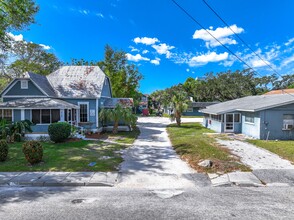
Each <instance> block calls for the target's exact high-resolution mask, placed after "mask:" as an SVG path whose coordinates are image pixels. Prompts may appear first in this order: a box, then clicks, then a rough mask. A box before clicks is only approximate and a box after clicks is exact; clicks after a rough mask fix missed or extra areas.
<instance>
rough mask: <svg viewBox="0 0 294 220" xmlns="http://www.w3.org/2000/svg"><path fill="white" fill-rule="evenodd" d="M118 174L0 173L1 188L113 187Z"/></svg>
mask: <svg viewBox="0 0 294 220" xmlns="http://www.w3.org/2000/svg"><path fill="white" fill-rule="evenodd" d="M118 179H119V173H118V172H0V187H5V186H6V187H7V186H11V187H20V186H30V187H42V186H44V187H62V186H68V187H82V186H96V187H113V186H115V185H116V184H117V182H118Z"/></svg>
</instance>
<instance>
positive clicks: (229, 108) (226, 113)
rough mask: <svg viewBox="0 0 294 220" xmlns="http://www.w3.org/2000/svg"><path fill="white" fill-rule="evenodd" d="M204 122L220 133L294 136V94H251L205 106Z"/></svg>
mask: <svg viewBox="0 0 294 220" xmlns="http://www.w3.org/2000/svg"><path fill="white" fill-rule="evenodd" d="M201 112H203V113H204V114H205V115H204V116H205V119H204V120H203V125H204V126H205V127H207V128H210V129H212V130H214V131H216V132H219V133H242V134H245V135H248V136H251V137H254V138H256V139H263V140H266V139H269V140H275V139H279V140H294V95H289V94H280V95H261V96H248V97H244V98H240V99H235V100H231V101H227V102H222V103H219V104H215V105H211V106H208V107H207V108H206V109H202V110H201Z"/></svg>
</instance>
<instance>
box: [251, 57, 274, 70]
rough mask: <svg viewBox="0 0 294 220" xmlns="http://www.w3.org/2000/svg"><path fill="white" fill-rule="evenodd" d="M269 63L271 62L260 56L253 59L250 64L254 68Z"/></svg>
mask: <svg viewBox="0 0 294 220" xmlns="http://www.w3.org/2000/svg"><path fill="white" fill-rule="evenodd" d="M267 65H270V62H268V61H266V60H264V61H262V60H260V59H258V58H256V59H253V60H251V61H250V66H251V67H253V68H257V67H264V66H267Z"/></svg>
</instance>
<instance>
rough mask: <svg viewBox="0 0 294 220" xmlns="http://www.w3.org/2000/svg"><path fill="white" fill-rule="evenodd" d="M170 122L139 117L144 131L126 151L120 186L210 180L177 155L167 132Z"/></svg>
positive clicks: (193, 183) (183, 184) (160, 185)
mask: <svg viewBox="0 0 294 220" xmlns="http://www.w3.org/2000/svg"><path fill="white" fill-rule="evenodd" d="M184 120H185V121H189V120H190V119H184ZM192 120H194V121H196V120H198V121H199V119H196V120H195V118H192ZM200 120H202V119H200ZM168 124H170V120H169V119H168V118H163V117H162V118H160V117H145V118H144V117H140V118H139V120H138V126H139V128H140V131H141V134H140V136H139V137H138V139H137V140H136V141H135V142H134V146H133V147H130V148H128V149H126V150H125V152H124V154H123V157H124V162H123V163H122V164H121V166H120V171H119V172H120V173H121V174H122V175H121V181H120V183H119V184H118V187H131V188H134V187H140V188H142V187H143V188H188V187H195V186H197V183H198V184H201V185H203V184H204V185H205V184H206V183H207V184H208V183H209V181H208V179H207V176H206V175H204V174H197V173H196V172H195V171H194V170H193V169H192V168H190V166H189V165H188V164H187V163H185V162H184V161H183V160H181V159H180V158H179V156H178V155H177V154H176V152H175V151H174V149H173V148H172V145H171V143H170V140H169V138H168V135H167V132H166V126H167V125H168Z"/></svg>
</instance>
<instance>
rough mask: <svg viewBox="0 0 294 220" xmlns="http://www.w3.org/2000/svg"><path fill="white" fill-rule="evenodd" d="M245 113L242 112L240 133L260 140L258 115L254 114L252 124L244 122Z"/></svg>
mask: <svg viewBox="0 0 294 220" xmlns="http://www.w3.org/2000/svg"><path fill="white" fill-rule="evenodd" d="M245 114H246V112H242V133H243V134H245V135H248V136H251V137H254V138H257V139H260V122H261V120H260V113H259V112H256V113H254V123H249V122H245Z"/></svg>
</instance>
